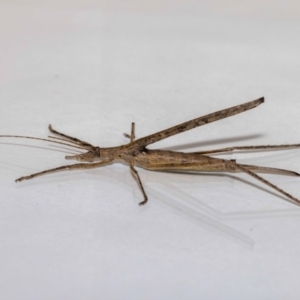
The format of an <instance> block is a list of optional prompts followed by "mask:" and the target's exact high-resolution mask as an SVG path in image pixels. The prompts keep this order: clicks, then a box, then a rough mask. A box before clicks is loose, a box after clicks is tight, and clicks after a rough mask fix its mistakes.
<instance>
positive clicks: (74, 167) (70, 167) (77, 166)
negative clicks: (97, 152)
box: [15, 159, 113, 182]
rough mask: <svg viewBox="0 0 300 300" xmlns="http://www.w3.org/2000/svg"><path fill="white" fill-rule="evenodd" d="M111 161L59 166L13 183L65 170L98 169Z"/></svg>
mask: <svg viewBox="0 0 300 300" xmlns="http://www.w3.org/2000/svg"><path fill="white" fill-rule="evenodd" d="M112 161H113V160H112V159H110V160H104V161H100V162H97V163H93V164H89V163H82V164H74V165H66V166H61V167H58V168H53V169H49V170H45V171H42V172H38V173H34V174H31V175H28V176H24V177H20V178H18V179H16V180H15V181H16V182H19V181H23V180H28V179H32V178H35V177H38V176H41V175H45V174H50V173H53V172H57V171H65V170H69V171H71V170H78V169H93V168H98V167H101V166H105V165H107V164H109V163H110V162H112Z"/></svg>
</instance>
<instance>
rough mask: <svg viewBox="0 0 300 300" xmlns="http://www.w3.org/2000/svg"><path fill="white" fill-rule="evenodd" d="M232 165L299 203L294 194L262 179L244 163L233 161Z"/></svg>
mask: <svg viewBox="0 0 300 300" xmlns="http://www.w3.org/2000/svg"><path fill="white" fill-rule="evenodd" d="M233 166H235V168H237V169H239V170H241V171H243V172H245V173H247V174H248V175H250V176H252V177H254V178H255V179H257V180H259V181H261V182H262V183H264V184H266V185H268V186H269V187H271V188H273V189H274V190H276V191H277V192H279V193H281V194H283V195H284V196H286V197H287V198H289V199H291V200H292V201H293V202H295V203H297V204H298V205H299V204H300V200H299V199H297V198H295V197H294V196H292V195H290V194H289V193H287V192H285V191H284V190H282V189H280V188H279V187H278V186H276V185H275V184H273V183H271V182H270V181H268V180H266V179H264V178H263V177H261V176H259V175H257V174H256V173H254V172H252V171H250V170H249V169H248V168H247V167H246V166H245V165H240V164H237V163H234V162H233ZM295 175H299V174H298V173H296V174H295Z"/></svg>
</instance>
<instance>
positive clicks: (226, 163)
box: [143, 160, 300, 204]
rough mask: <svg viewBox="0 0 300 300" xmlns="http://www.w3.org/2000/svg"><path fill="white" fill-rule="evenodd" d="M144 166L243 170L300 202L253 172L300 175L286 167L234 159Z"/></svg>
mask: <svg viewBox="0 0 300 300" xmlns="http://www.w3.org/2000/svg"><path fill="white" fill-rule="evenodd" d="M143 167H144V168H146V169H148V170H157V171H158V170H162V171H163V170H166V171H167V170H180V171H229V172H234V171H242V172H244V173H247V174H248V175H250V176H252V177H254V178H255V179H257V180H259V181H261V182H262V183H264V184H266V185H268V186H269V187H271V188H273V189H274V190H276V191H277V192H279V193H281V194H283V195H284V196H286V197H287V198H289V199H291V200H292V201H294V202H295V203H297V204H300V200H298V199H297V198H295V197H294V196H292V195H290V194H288V193H287V192H285V191H284V190H282V189H280V188H279V187H277V186H276V185H274V184H273V183H271V182H269V181H268V180H266V179H264V178H262V177H261V176H259V175H257V174H256V173H254V172H252V171H251V170H253V171H257V172H270V173H277V174H285V175H295V176H300V174H298V173H296V172H294V171H289V170H284V169H276V168H268V167H260V166H253V165H242V164H237V163H236V162H235V161H234V160H232V161H231V160H222V161H220V162H219V163H218V162H217V163H214V164H207V165H204V164H203V163H202V162H198V163H175V164H174V163H164V164H155V165H147V164H144V165H143Z"/></svg>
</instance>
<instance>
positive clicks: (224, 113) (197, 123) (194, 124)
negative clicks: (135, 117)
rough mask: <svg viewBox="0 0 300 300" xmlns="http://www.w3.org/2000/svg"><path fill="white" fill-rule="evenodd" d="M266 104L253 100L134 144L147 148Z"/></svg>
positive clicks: (262, 100)
mask: <svg viewBox="0 0 300 300" xmlns="http://www.w3.org/2000/svg"><path fill="white" fill-rule="evenodd" d="M263 102H264V98H263V97H262V98H259V99H257V100H253V101H250V102H246V103H244V104H240V105H237V106H233V107H230V108H227V109H223V110H220V111H217V112H214V113H211V114H208V115H206V116H203V117H199V118H196V119H193V120H190V121H187V122H185V123H182V124H179V125H176V126H174V127H171V128H168V129H165V130H162V131H159V132H157V133H154V134H151V135H148V136H146V137H143V138H140V139H138V140H136V141H134V142H133V145H134V146H147V145H149V144H153V143H156V142H158V141H160V140H163V139H166V138H168V137H170V136H172V135H175V134H178V133H181V132H184V131H187V130H190V129H193V128H196V127H198V126H201V125H205V124H208V123H211V122H215V121H218V120H221V119H225V118H228V117H230V116H234V115H236V114H239V113H242V112H244V111H246V110H249V109H252V108H255V107H256V106H258V105H260V104H261V103H263Z"/></svg>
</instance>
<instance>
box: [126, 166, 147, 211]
mask: <svg viewBox="0 0 300 300" xmlns="http://www.w3.org/2000/svg"><path fill="white" fill-rule="evenodd" d="M130 170H131V172H132V174H133V176H134V177H135V178H136V180H137V182H138V183H139V186H140V188H141V190H142V193H143V196H144V201H142V202H140V203H139V205H144V204H146V203H147V201H148V197H147V195H146V192H145V190H144V187H143V184H142V181H141V179H140V176H139V173H138V171H137V170H136V169H135V168H134V164H133V162H131V163H130Z"/></svg>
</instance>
